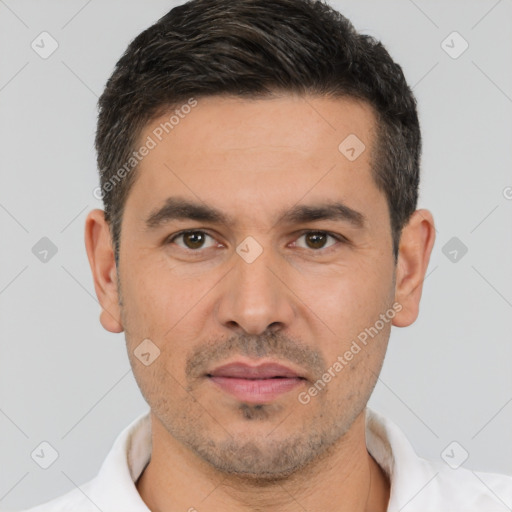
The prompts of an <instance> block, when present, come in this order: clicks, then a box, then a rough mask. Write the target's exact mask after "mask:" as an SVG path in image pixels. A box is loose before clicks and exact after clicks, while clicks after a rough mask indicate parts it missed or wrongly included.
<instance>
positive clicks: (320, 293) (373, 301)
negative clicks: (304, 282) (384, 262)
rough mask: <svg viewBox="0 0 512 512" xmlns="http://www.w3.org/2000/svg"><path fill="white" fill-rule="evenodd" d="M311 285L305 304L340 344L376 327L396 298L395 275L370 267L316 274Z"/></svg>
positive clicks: (347, 268) (349, 268)
mask: <svg viewBox="0 0 512 512" xmlns="http://www.w3.org/2000/svg"><path fill="white" fill-rule="evenodd" d="M388 274H389V275H388ZM308 285H309V286H307V287H306V288H307V293H305V297H307V300H306V301H305V302H306V304H307V305H308V307H309V308H310V310H311V311H312V312H313V314H314V315H316V316H317V318H318V319H321V321H322V322H323V323H324V324H325V326H326V329H327V328H328V329H327V332H330V334H331V335H332V336H329V338H334V339H335V341H337V342H338V343H339V342H340V341H343V340H347V339H349V338H352V337H354V336H357V334H358V333H359V332H360V331H361V330H363V329H365V328H366V327H369V326H370V325H373V324H374V323H375V321H376V320H377V319H378V318H379V315H380V314H381V313H384V312H385V311H386V310H387V309H388V308H389V307H390V301H391V302H392V299H393V294H392V291H393V290H392V288H393V286H392V273H391V272H383V269H374V268H371V267H370V266H364V267H363V266H362V265H360V266H359V267H358V266H350V267H346V268H342V269H341V268H340V269H339V270H338V271H337V272H332V271H330V272H329V273H328V274H327V273H326V274H324V275H318V274H317V275H315V277H314V279H312V280H311V282H309V283H308Z"/></svg>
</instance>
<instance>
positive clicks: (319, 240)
mask: <svg viewBox="0 0 512 512" xmlns="http://www.w3.org/2000/svg"><path fill="white" fill-rule="evenodd" d="M302 238H303V239H304V243H299V242H298V241H299V240H301V239H302ZM329 239H331V242H330V243H328V242H329ZM338 241H343V239H342V237H338V236H334V235H331V234H330V233H327V232H326V231H308V232H307V233H303V234H302V235H301V236H300V237H299V238H297V241H296V242H294V245H296V246H297V247H302V248H303V249H313V250H318V249H327V248H329V247H331V246H333V245H335V244H336V242H338Z"/></svg>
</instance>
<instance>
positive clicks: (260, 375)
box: [207, 362, 305, 404]
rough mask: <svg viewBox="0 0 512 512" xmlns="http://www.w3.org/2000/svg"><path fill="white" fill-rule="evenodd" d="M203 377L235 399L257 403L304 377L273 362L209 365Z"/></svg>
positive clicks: (282, 390) (276, 395)
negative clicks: (213, 366)
mask: <svg viewBox="0 0 512 512" xmlns="http://www.w3.org/2000/svg"><path fill="white" fill-rule="evenodd" d="M207 377H208V378H209V380H210V381H211V382H212V383H213V384H214V385H216V386H217V387H218V388H220V389H221V390H222V391H223V392H225V393H228V394H230V395H232V396H233V397H234V398H236V399H237V400H239V401H242V402H250V403H260V404H262V403H270V402H272V401H274V400H276V399H277V398H278V397H280V396H281V395H283V394H285V393H287V392H288V391H291V390H292V389H294V388H296V387H297V386H300V385H301V384H302V383H303V382H304V381H305V378H304V377H302V376H301V375H300V374H298V373H297V372H296V371H294V370H292V369H291V368H289V367H287V366H284V365H282V364H279V363H274V362H266V363H262V364H259V365H250V364H247V363H243V362H233V363H229V364H225V365H222V366H219V367H217V368H215V369H213V370H212V371H210V372H209V373H208V374H207Z"/></svg>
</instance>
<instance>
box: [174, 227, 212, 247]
mask: <svg viewBox="0 0 512 512" xmlns="http://www.w3.org/2000/svg"><path fill="white" fill-rule="evenodd" d="M207 239H210V240H211V241H210V242H209V245H205V242H206V241H207ZM169 242H172V243H176V245H178V246H179V247H182V248H183V249H191V250H197V249H202V248H208V247H211V246H212V245H213V244H214V242H215V240H214V239H213V238H212V237H211V236H210V235H208V234H206V233H205V232H204V231H185V232H183V233H179V234H177V235H175V236H173V237H172V238H171V239H170V240H169Z"/></svg>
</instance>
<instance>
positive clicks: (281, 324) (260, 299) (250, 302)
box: [216, 250, 296, 335]
mask: <svg viewBox="0 0 512 512" xmlns="http://www.w3.org/2000/svg"><path fill="white" fill-rule="evenodd" d="M233 258H234V268H233V269H232V270H231V271H230V272H228V274H227V275H226V277H225V279H223V280H222V281H223V282H222V286H221V287H220V290H219V291H220V294H221V295H220V298H219V303H218V304H217V308H216V310H217V315H218V321H219V322H220V323H221V324H222V325H223V326H225V327H227V328H228V329H230V330H232V331H233V330H234V331H239V332H240V333H241V332H242V331H243V332H245V333H246V334H253V335H260V334H262V333H263V332H265V331H266V330H269V331H277V330H282V329H284V328H285V327H287V326H289V325H290V323H291V322H292V320H293V318H294V316H295V311H296V310H295V308H294V305H293V294H292V292H291V291H290V288H289V287H288V286H287V285H286V276H285V275H284V270H283V269H282V268H280V267H279V266H278V265H277V263H276V261H275V259H274V260H273V259H272V257H271V256H270V251H267V250H265V251H263V253H262V254H261V255H260V256H259V257H258V258H257V259H256V260H255V261H252V262H251V263H248V262H247V261H245V260H244V259H243V258H242V257H240V256H239V255H238V254H234V255H233Z"/></svg>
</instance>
